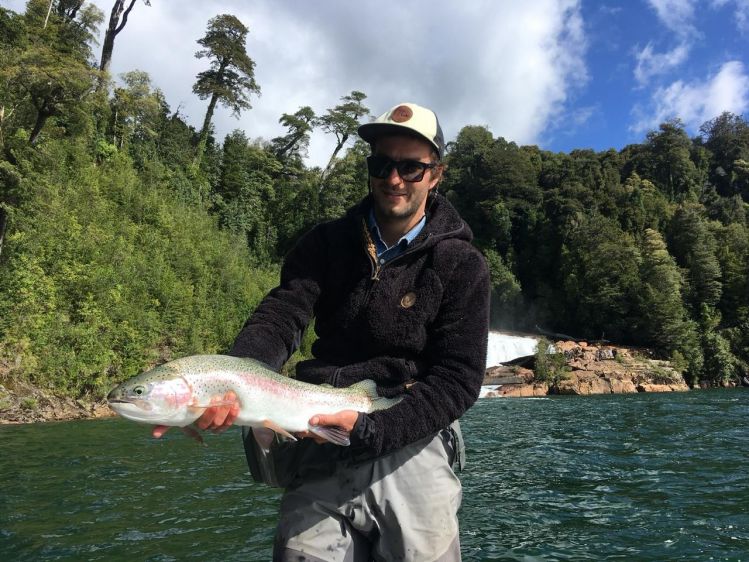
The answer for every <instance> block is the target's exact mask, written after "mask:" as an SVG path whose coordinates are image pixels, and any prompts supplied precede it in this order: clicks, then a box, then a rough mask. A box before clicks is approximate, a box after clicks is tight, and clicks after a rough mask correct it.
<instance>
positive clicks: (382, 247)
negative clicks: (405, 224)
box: [367, 208, 427, 255]
mask: <svg viewBox="0 0 749 562" xmlns="http://www.w3.org/2000/svg"><path fill="white" fill-rule="evenodd" d="M426 222H427V217H426V215H424V216H423V217H421V220H420V221H419V222H418V223H416V224H415V225H414V226H413V228H412V229H411V230H409V231H408V232H406V233H405V234H404V235H403V236H401V237H400V239H399V240H398V241H397V242H396V243H395V244H393V245H392V246H390V247H388V245H387V244H386V243H385V241H384V240H383V239H382V236H381V235H380V227H379V226H378V225H377V219H375V215H374V209H373V208H370V209H369V214H368V215H367V226H369V231H370V232H371V233H372V238H374V242H375V245H376V246H377V255H380V254H381V253H383V252H385V251H386V250H389V249H390V248H394V247H395V246H402V247H403V248H405V247H406V246H408V245H409V244H410V243H411V242H413V240H414V238H416V237H417V236H418V235H419V233H420V232H421V230H422V229H423V228H424V225H425V224H426Z"/></svg>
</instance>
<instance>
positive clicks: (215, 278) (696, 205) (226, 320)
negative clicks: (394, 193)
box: [0, 0, 749, 396]
mask: <svg viewBox="0 0 749 562" xmlns="http://www.w3.org/2000/svg"><path fill="white" fill-rule="evenodd" d="M145 4H148V2H140V1H139V2H136V1H135V0H113V7H112V11H111V13H110V14H109V15H107V16H105V14H104V13H102V12H101V11H100V10H99V9H98V8H97V7H96V6H94V5H92V4H90V3H85V2H84V1H83V0H30V1H29V2H28V3H27V6H26V9H25V11H24V12H23V13H16V12H13V11H11V10H8V9H4V8H0V55H1V56H0V383H6V384H12V381H14V380H23V381H26V382H28V383H30V384H33V385H36V386H38V387H41V388H48V389H52V390H54V391H55V392H58V393H61V394H64V395H69V396H83V395H90V396H101V395H103V394H104V393H106V392H107V391H108V390H109V388H111V386H112V385H113V383H114V382H117V381H120V380H122V379H124V378H127V377H129V376H132V375H134V374H136V373H138V372H140V371H141V370H143V369H144V368H146V367H148V366H151V365H153V364H155V363H158V362H161V361H164V360H167V359H171V358H175V357H179V356H184V355H190V354H195V353H214V352H219V353H220V352H222V351H223V350H225V349H227V348H228V346H229V345H230V343H231V341H232V339H233V337H234V336H235V334H236V333H237V331H238V330H239V328H240V327H241V325H242V323H243V322H244V320H245V319H246V318H247V316H248V315H249V314H250V312H251V311H252V310H253V308H254V306H256V305H257V303H258V302H259V301H260V299H261V298H262V297H263V295H264V294H265V293H266V292H267V291H268V290H269V289H270V288H272V287H273V285H274V283H275V282H276V281H277V279H278V272H279V269H280V263H281V261H282V259H283V256H284V255H285V254H286V253H287V252H288V251H289V249H290V248H291V247H292V246H293V244H294V243H295V241H296V240H297V238H298V237H299V236H300V234H302V233H303V232H305V231H306V230H307V229H309V228H310V227H312V226H313V225H315V224H316V223H319V222H321V221H326V220H330V219H333V218H335V217H338V216H340V215H341V214H342V213H343V212H344V211H345V210H346V209H347V208H348V207H350V206H351V205H353V204H354V203H356V202H357V201H359V200H360V199H361V198H362V197H363V196H365V195H366V193H367V182H368V178H367V172H366V167H365V163H364V157H365V156H366V155H367V154H368V151H369V147H368V146H367V145H366V144H365V143H363V142H362V141H361V140H359V139H358V137H357V136H356V128H357V126H358V125H359V124H360V123H363V122H365V121H366V120H368V119H369V118H370V108H368V107H367V96H366V94H365V93H363V92H360V91H356V90H354V91H351V92H341V97H340V99H338V100H331V101H330V107H329V108H312V107H309V106H304V107H298V108H289V113H284V114H283V115H281V116H279V123H280V124H281V125H282V127H283V128H284V130H285V134H283V135H282V136H279V137H277V138H272V139H250V138H248V136H247V134H246V133H245V132H243V131H241V130H235V131H233V132H232V133H230V134H229V135H227V136H226V137H225V138H224V139H217V138H216V137H215V134H214V128H213V115H214V112H215V109H216V107H217V106H222V107H225V108H227V109H230V110H231V111H232V112H233V113H234V114H236V115H239V114H241V113H242V112H245V111H251V109H252V100H253V96H257V95H258V94H259V93H260V92H261V88H262V84H258V83H257V82H256V81H255V75H254V67H255V64H254V61H253V60H252V58H251V53H248V52H247V50H246V40H247V35H248V33H249V32H250V31H249V28H248V27H247V25H246V24H247V23H251V22H241V21H239V20H238V19H237V18H236V17H235V16H233V15H231V14H219V15H217V16H216V17H214V18H212V19H211V20H209V21H208V22H206V31H205V35H204V36H202V37H196V38H194V40H195V41H196V44H195V56H196V57H198V58H199V59H203V60H204V62H205V70H204V71H202V72H200V73H199V74H198V75H197V76H196V77H195V83H194V84H193V93H194V94H195V95H196V96H198V97H199V98H200V99H201V100H205V101H206V102H207V108H206V114H205V117H204V119H203V123H202V126H201V128H200V129H199V130H198V129H196V128H194V127H192V126H190V125H189V124H188V123H187V121H186V118H185V116H183V115H181V114H180V111H179V109H176V110H175V109H173V108H172V107H171V106H170V105H169V103H168V100H166V99H165V96H164V95H163V93H162V92H161V91H160V89H159V87H158V84H155V83H153V82H152V80H151V78H150V77H149V76H148V75H147V74H146V73H144V72H142V71H139V70H135V69H134V70H131V71H130V72H126V73H124V74H122V75H120V76H117V77H114V76H111V75H110V73H109V66H110V61H111V59H112V56H113V54H116V38H117V35H118V34H120V33H127V20H128V15H129V13H130V12H131V10H133V9H135V10H138V9H147V8H146V7H145V6H144V5H145ZM102 26H103V27H102ZM100 28H101V29H103V30H104V40H103V41H102V43H101V45H100V46H99V45H98V44H97V42H96V40H95V39H96V38H97V37H98V36H99V30H100ZM190 40H193V39H192V38H190ZM99 49H100V50H99ZM379 109H382V108H379ZM314 130H319V131H323V132H324V133H326V134H327V135H328V136H329V138H330V139H331V142H330V144H331V147H332V151H331V155H330V159H329V163H328V164H327V165H326V166H325V167H324V168H322V167H317V166H315V167H310V166H308V165H306V163H305V157H306V150H307V146H308V143H309V138H310V134H311V132H312V131H314ZM446 165H447V172H446V176H445V180H444V181H443V182H442V184H441V185H440V191H441V192H442V193H443V194H444V195H445V196H446V197H447V198H448V199H449V200H450V201H451V202H452V203H453V205H455V206H456V208H457V209H458V210H459V211H460V212H461V214H462V215H463V217H464V218H465V220H466V222H468V224H469V225H470V227H471V229H472V231H473V233H474V236H475V240H474V243H475V244H476V245H477V246H478V247H479V248H480V249H481V250H482V252H483V253H484V255H485V256H486V259H487V261H488V263H489V266H490V270H491V274H492V286H493V295H492V298H493V301H492V328H493V329H502V330H517V331H525V332H533V333H541V334H566V335H569V336H570V337H572V338H578V339H583V338H585V339H589V340H599V341H600V340H603V341H609V342H612V343H617V344H625V345H633V346H641V347H643V348H647V349H648V350H650V352H652V353H653V354H655V355H656V356H658V357H661V358H664V359H668V360H670V361H671V362H672V364H673V365H675V366H676V367H677V368H678V370H679V371H681V372H682V373H683V375H684V377H685V379H686V380H687V382H688V383H689V384H690V385H696V384H703V385H722V384H729V383H731V382H735V381H738V380H739V379H740V378H741V377H742V376H745V375H746V374H747V369H748V366H749V229H748V227H747V201H749V123H748V122H747V121H746V120H745V119H744V118H743V116H740V115H734V114H730V113H724V114H722V115H719V116H717V117H715V118H714V119H712V120H710V121H708V122H706V123H704V124H703V126H702V127H701V129H700V132H699V135H697V136H695V137H693V138H692V137H690V136H689V134H688V133H687V131H686V129H685V127H684V125H683V124H682V123H681V122H680V121H679V120H677V119H674V120H671V121H668V122H665V123H662V124H661V125H660V126H659V128H658V129H657V130H653V131H651V132H649V133H648V134H647V135H646V137H645V138H644V139H643V140H642V142H641V143H639V144H633V145H629V146H626V147H624V148H623V149H621V150H614V149H610V150H607V151H604V152H596V151H593V150H589V149H579V150H573V151H571V152H570V153H569V154H567V153H556V152H549V151H545V150H541V149H540V148H538V147H537V146H518V145H517V144H515V143H514V142H511V141H508V140H506V139H504V138H501V137H494V136H493V134H492V133H491V132H490V131H489V130H488V129H487V128H485V127H482V126H477V125H472V124H466V125H465V126H464V127H463V128H462V129H461V130H460V131H459V132H457V135H456V136H455V137H454V140H452V141H451V142H450V143H449V144H448V150H447V156H446ZM312 338H314V331H313V330H308V333H307V334H305V338H304V341H303V344H302V346H301V348H300V350H299V352H298V354H297V357H298V356H303V355H304V354H308V353H309V344H310V342H311V340H312ZM290 363H291V364H292V365H293V361H292V362H290ZM291 370H292V371H293V367H291Z"/></svg>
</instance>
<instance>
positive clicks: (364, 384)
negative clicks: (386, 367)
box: [349, 379, 380, 400]
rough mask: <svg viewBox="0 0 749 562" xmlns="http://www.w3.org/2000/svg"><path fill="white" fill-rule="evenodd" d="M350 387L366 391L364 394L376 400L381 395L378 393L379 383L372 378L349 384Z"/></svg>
mask: <svg viewBox="0 0 749 562" xmlns="http://www.w3.org/2000/svg"><path fill="white" fill-rule="evenodd" d="M349 388H350V389H351V390H356V391H358V392H364V394H366V395H367V396H368V397H369V398H371V399H372V400H376V399H377V398H379V397H380V396H379V394H377V383H376V382H375V381H373V380H372V379H364V380H363V381H359V382H355V383H354V384H352V385H351V386H349Z"/></svg>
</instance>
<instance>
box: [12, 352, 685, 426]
mask: <svg viewBox="0 0 749 562" xmlns="http://www.w3.org/2000/svg"><path fill="white" fill-rule="evenodd" d="M554 347H555V348H556V349H557V350H558V351H559V352H560V353H562V354H563V355H564V367H563V369H562V371H561V372H560V373H559V374H558V376H557V378H556V380H554V381H549V382H544V381H539V380H536V376H535V373H534V371H533V368H534V366H535V365H534V362H535V356H533V355H529V356H525V357H520V358H517V359H514V360H512V361H507V362H505V363H504V364H502V365H498V366H494V367H489V368H488V369H487V371H486V376H485V377H484V385H485V386H493V387H496V388H495V389H493V390H489V391H488V392H484V393H482V396H484V397H534V396H547V395H554V394H566V395H590V394H632V393H638V392H683V391H687V390H689V386H687V384H686V382H685V381H684V378H683V377H682V376H681V374H680V373H679V372H678V371H677V370H676V369H674V368H673V366H672V365H671V364H670V363H669V362H668V361H662V360H658V359H654V358H652V357H651V356H650V353H649V352H648V351H647V350H644V349H634V348H627V347H622V346H613V345H601V344H588V343H586V342H574V341H557V342H554ZM113 415H114V413H113V412H112V410H111V409H110V408H109V406H108V405H107V403H106V401H105V400H103V399H102V400H93V399H86V398H82V399H74V398H70V397H63V396H57V395H55V394H54V393H52V392H49V391H46V390H42V389H40V388H37V387H34V386H32V385H30V384H28V383H23V382H21V383H16V382H14V383H13V384H12V385H11V384H9V383H8V382H6V383H5V384H4V385H3V384H0V424H18V423H35V422H47V421H64V420H75V419H86V418H102V417H110V416H113Z"/></svg>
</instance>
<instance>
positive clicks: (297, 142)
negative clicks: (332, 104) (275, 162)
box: [271, 105, 316, 161]
mask: <svg viewBox="0 0 749 562" xmlns="http://www.w3.org/2000/svg"><path fill="white" fill-rule="evenodd" d="M278 122H279V123H281V125H283V126H284V127H286V129H287V133H286V134H285V135H283V136H281V137H276V138H274V139H273V140H272V141H271V146H272V147H273V151H274V152H275V153H276V156H277V157H278V158H279V160H282V161H285V160H291V159H297V160H298V159H301V157H302V156H305V155H306V151H307V147H308V146H309V135H310V133H311V132H312V129H313V128H314V127H315V123H316V117H315V112H314V111H313V110H312V108H311V107H310V106H308V105H305V106H304V107H300V108H299V109H298V110H297V112H296V113H294V114H293V115H289V114H288V113H284V114H283V115H282V116H281V118H280V119H279V120H278Z"/></svg>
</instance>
